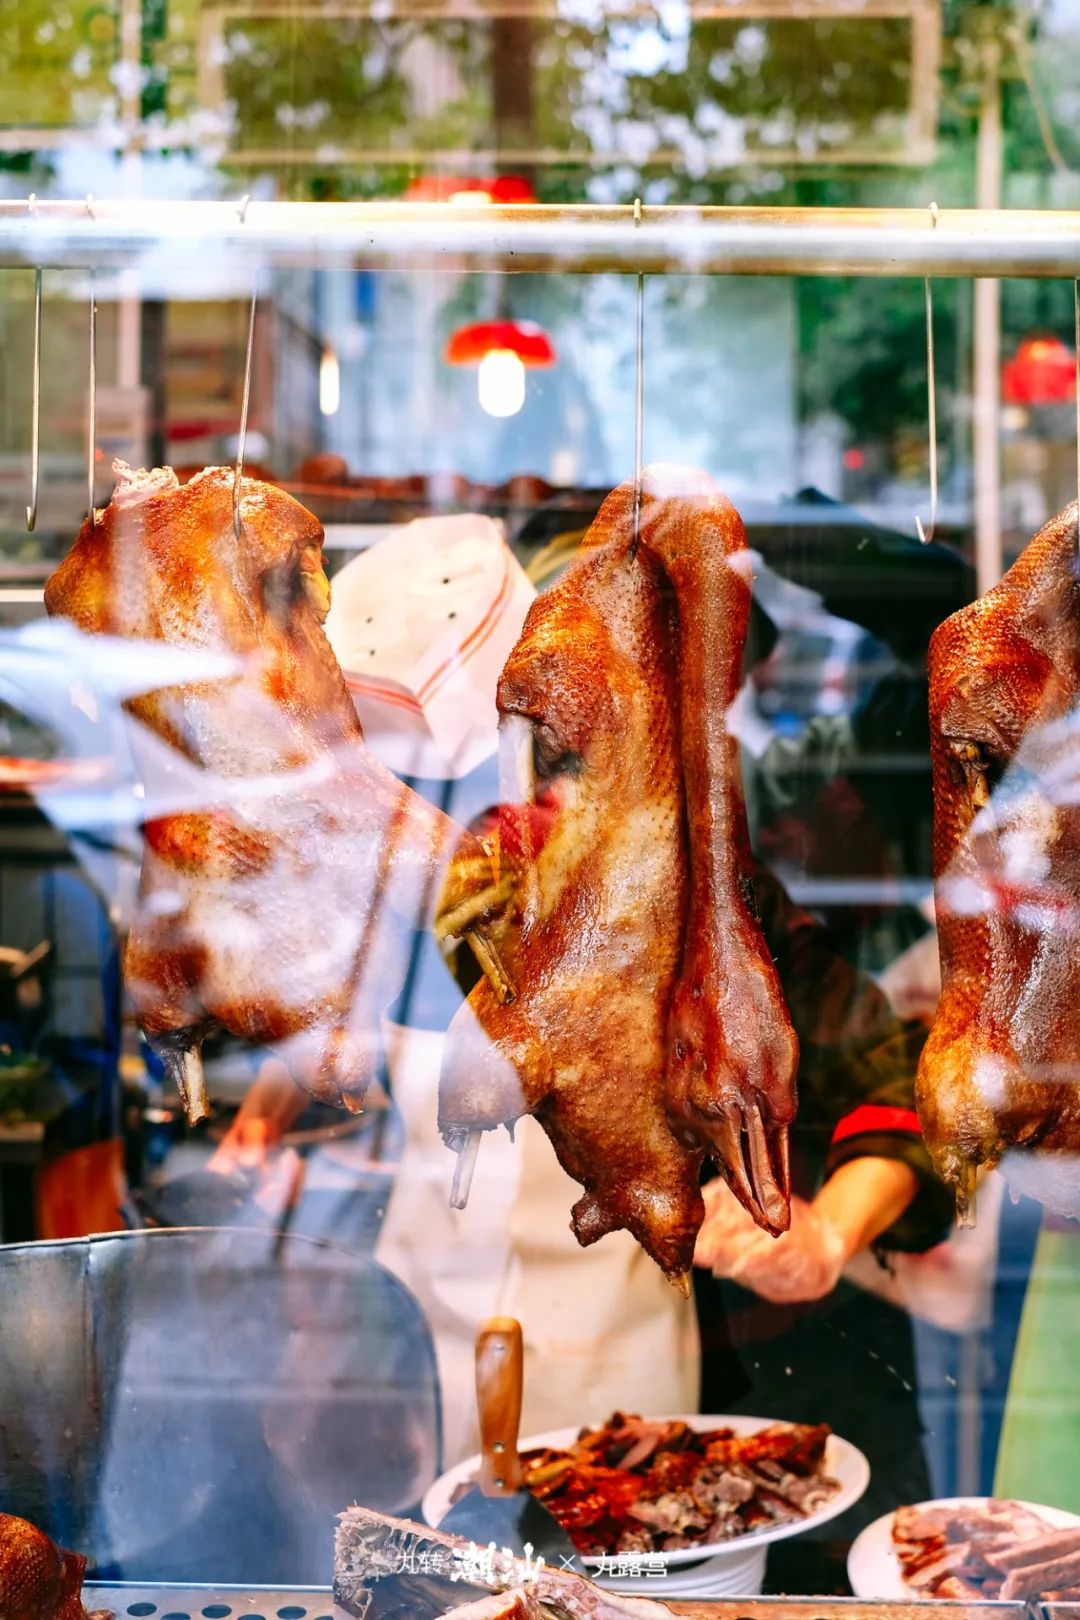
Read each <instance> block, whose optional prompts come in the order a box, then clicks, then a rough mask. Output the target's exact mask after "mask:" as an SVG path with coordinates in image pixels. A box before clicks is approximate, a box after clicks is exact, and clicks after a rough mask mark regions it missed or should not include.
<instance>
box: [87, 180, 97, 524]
mask: <svg viewBox="0 0 1080 1620" xmlns="http://www.w3.org/2000/svg"><path fill="white" fill-rule="evenodd" d="M87 202H88V203H89V199H87ZM96 453H97V299H96V298H95V297H94V272H93V269H92V268H91V271H90V389H89V400H88V404H87V422H86V515H87V518H88V519H89V521H90V527H91V528H94V526H95V525H96V523H97V508H96V507H95V505H94V473H95V471H96V468H95V463H94V458H95V455H96Z"/></svg>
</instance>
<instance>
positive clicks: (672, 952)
mask: <svg viewBox="0 0 1080 1620" xmlns="http://www.w3.org/2000/svg"><path fill="white" fill-rule="evenodd" d="M749 561H750V560H749V554H748V553H747V551H746V548H745V541H744V536H743V527H742V523H741V522H740V520H739V517H738V514H737V513H736V512H735V510H734V508H733V507H732V506H730V505H729V504H728V502H727V501H725V500H724V499H723V497H722V496H720V495H718V494H717V492H716V490H715V488H714V487H713V485H712V484H711V483H710V481H709V480H708V479H706V478H705V477H704V475H701V474H692V473H690V474H687V473H682V472H680V471H679V470H678V469H674V468H657V469H653V470H652V471H650V472H648V473H646V475H645V479H644V487H643V492H642V499H641V509H640V525H639V527H638V528H637V529H636V525H635V491H634V486H633V485H632V484H630V483H627V484H624V485H623V486H622V487H621V488H619V489H618V490H616V491H615V492H614V493H613V494H612V495H611V496H609V497H608V499H607V500H606V501H605V502H604V505H603V506H602V508H601V510H600V512H599V514H598V516H597V518H596V521H595V522H594V523H593V525H592V527H591V528H590V530H589V532H588V534H587V535H586V537H585V540H584V543H583V545H582V548H581V551H580V553H579V555H578V556H577V558H576V559H575V560H574V562H573V563H572V564H571V566H570V567H569V568H568V569H567V570H566V572H565V573H564V575H563V576H562V578H561V579H560V580H559V581H558V582H557V583H556V584H555V585H554V586H553V587H552V588H551V589H550V590H548V591H547V592H545V593H544V594H543V595H542V596H540V597H538V598H537V600H536V601H535V603H534V604H533V606H532V608H531V609H530V612H529V615H528V618H527V619H526V621H525V626H524V629H523V631H522V635H521V638H520V640H519V642H518V644H517V646H516V647H515V649H514V651H513V653H512V654H511V656H510V659H509V661H508V662H507V665H506V667H505V669H504V670H503V674H502V678H501V680H500V682H499V689H498V708H499V713H500V717H501V724H502V727H503V732H504V740H505V741H506V742H507V743H508V744H509V748H510V753H511V756H512V760H511V770H512V771H513V770H516V769H517V768H518V767H517V765H516V763H515V761H517V760H518V759H519V758H520V755H519V753H518V747H519V745H520V743H521V742H522V741H524V743H525V768H524V774H523V776H521V778H520V781H519V783H518V787H519V789H520V792H519V795H518V796H519V797H521V798H523V799H524V800H525V801H526V802H524V803H511V802H506V803H504V804H503V805H501V806H500V808H499V811H498V814H497V818H496V825H495V828H494V837H495V842H496V845H497V852H498V859H499V862H500V874H501V876H502V877H504V878H507V877H508V878H509V879H510V880H511V882H512V887H513V892H514V901H513V904H512V906H511V908H510V912H509V913H508V916H507V919H506V922H505V926H504V927H503V929H502V932H501V933H500V935H499V950H500V953H501V955H502V957H503V959H504V961H505V963H506V970H507V971H508V973H509V975H510V978H511V980H512V982H513V984H514V986H515V990H516V997H515V999H514V1000H513V1001H511V1002H509V1003H506V1002H501V1001H500V1000H499V998H498V996H497V995H496V994H495V993H494V991H493V989H492V987H491V986H490V985H489V984H488V983H486V982H485V981H481V982H480V983H479V984H478V985H477V986H476V987H475V989H474V990H473V992H472V993H471V995H470V997H469V1000H468V1002H467V1003H466V1005H465V1006H464V1007H463V1008H462V1009H461V1010H460V1012H459V1013H458V1015H457V1016H456V1017H455V1019H454V1022H453V1023H452V1025H451V1027H450V1032H449V1035H448V1038H447V1047H446V1053H445V1058H444V1064H443V1071H442V1080H441V1090H440V1100H439V1118H440V1125H441V1127H442V1130H443V1132H444V1135H445V1136H446V1138H447V1140H448V1141H449V1143H450V1144H451V1146H454V1147H456V1148H457V1149H458V1150H459V1151H461V1152H463V1153H465V1152H468V1151H470V1149H471V1148H474V1146H475V1141H476V1133H477V1132H478V1131H480V1130H484V1129H490V1128H492V1127H493V1126H496V1125H500V1124H506V1125H511V1124H512V1123H513V1121H514V1120H515V1119H517V1118H518V1117H519V1116H520V1115H521V1114H524V1113H532V1114H535V1115H536V1116H537V1118H538V1119H539V1120H540V1122H541V1124H542V1125H543V1127H544V1129H545V1130H546V1132H547V1134H548V1136H549V1137H550V1138H551V1141H552V1143H553V1145H554V1147H555V1151H556V1153H557V1155H558V1157H559V1160H560V1162H561V1164H562V1165H563V1167H564V1168H565V1169H566V1171H567V1172H568V1173H569V1174H570V1175H571V1176H573V1177H574V1179H575V1180H577V1181H578V1182H580V1183H581V1185H582V1186H583V1187H584V1189H585V1192H584V1196H583V1197H582V1198H580V1199H579V1200H578V1202H577V1203H576V1204H575V1206H574V1210H573V1227H574V1231H575V1233H576V1235H577V1237H578V1240H579V1241H580V1242H581V1243H582V1244H588V1243H592V1242H594V1241H595V1240H596V1239H597V1238H599V1237H602V1236H603V1234H604V1233H605V1232H611V1231H614V1230H616V1229H617V1228H620V1227H625V1228H627V1229H628V1230H629V1231H630V1232H632V1233H633V1234H634V1236H635V1237H636V1238H637V1239H638V1241H639V1242H640V1243H641V1244H642V1245H643V1247H644V1248H645V1249H646V1250H647V1251H648V1252H649V1254H651V1255H652V1256H653V1258H654V1259H655V1260H656V1261H657V1262H658V1264H659V1265H660V1266H661V1267H662V1268H663V1270H664V1271H665V1272H667V1274H668V1275H669V1276H670V1277H671V1278H672V1279H673V1280H675V1281H676V1282H680V1283H682V1284H683V1285H685V1274H686V1273H687V1272H688V1269H689V1267H690V1264H691V1260H692V1256H693V1250H694V1237H695V1234H696V1232H697V1230H698V1227H699V1226H700V1224H701V1219H702V1213H703V1206H702V1200H701V1194H700V1191H699V1186H698V1182H699V1173H700V1169H701V1163H702V1158H703V1156H704V1154H705V1153H706V1152H711V1153H712V1154H713V1155H714V1156H715V1158H716V1160H717V1162H718V1164H719V1166H720V1169H721V1172H722V1173H723V1175H724V1176H725V1177H726V1178H727V1181H728V1184H729V1185H730V1187H731V1188H732V1190H733V1192H734V1193H735V1194H736V1196H737V1197H738V1198H739V1199H740V1200H741V1202H742V1203H743V1204H744V1205H745V1206H746V1208H747V1209H748V1210H749V1211H750V1212H751V1214H752V1215H753V1216H754V1218H755V1219H756V1220H757V1221H758V1222H759V1223H760V1224H761V1225H762V1226H763V1227H765V1228H766V1229H767V1230H770V1231H773V1232H779V1231H781V1230H783V1229H784V1228H786V1226H787V1224H788V1219H789V1209H788V1169H787V1128H788V1125H789V1123H790V1122H791V1120H792V1118H793V1116H794V1113H795V1070H796V1065H797V1057H798V1052H797V1043H796V1040H795V1036H794V1034H793V1032H792V1028H791V1023H790V1021H789V1018H788V1015H787V1010H786V1008H785V1006H784V1001H783V997H782V995H781V991H780V985H779V981H778V979H777V975H776V971H775V969H774V966H773V962H772V958H771V956H770V955H769V952H768V950H767V949H766V946H765V944H764V941H763V938H762V934H761V930H760V928H759V925H758V922H757V919H756V916H755V914H754V911H753V908H752V904H751V901H750V898H749V881H748V876H747V869H748V859H749V848H748V836H747V828H746V817H745V812H744V808H743V802H742V788H741V781H740V775H739V762H738V753H737V745H736V743H735V740H734V739H733V738H732V737H731V736H729V735H728V732H727V729H726V713H727V708H728V705H729V704H730V703H731V701H732V700H733V698H734V697H735V694H736V692H737V690H738V687H739V681H740V661H741V654H742V646H743V639H744V636H745V632H746V624H747V617H748V613H749V605H750V567H749ZM530 801H531V802H530Z"/></svg>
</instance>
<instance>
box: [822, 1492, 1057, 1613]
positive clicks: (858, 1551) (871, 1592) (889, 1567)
mask: <svg viewBox="0 0 1080 1620" xmlns="http://www.w3.org/2000/svg"><path fill="white" fill-rule="evenodd" d="M990 1500H991V1498H990V1497H988V1496H939V1497H937V1498H935V1500H934V1501H932V1502H917V1503H915V1506H916V1507H919V1508H936V1507H978V1506H981V1505H982V1504H983V1503H985V1502H989V1501H990ZM1020 1506H1021V1507H1025V1508H1029V1509H1030V1510H1031V1512H1032V1513H1038V1514H1040V1515H1041V1516H1042V1518H1044V1519H1045V1520H1046V1522H1047V1524H1048V1525H1050V1526H1052V1528H1053V1529H1055V1530H1068V1529H1070V1528H1071V1527H1072V1526H1073V1525H1074V1524H1080V1516H1078V1515H1077V1514H1075V1513H1066V1511H1065V1509H1064V1508H1052V1507H1044V1506H1043V1505H1042V1504H1041V1503H1039V1502H1021V1503H1020ZM893 1517H894V1515H893V1514H892V1513H883V1514H882V1515H881V1518H880V1519H875V1520H874V1522H873V1524H868V1525H867V1527H866V1529H865V1530H863V1531H860V1533H859V1535H857V1536H856V1537H855V1540H854V1541H853V1542H852V1544H851V1551H850V1552H849V1553H848V1561H847V1573H848V1581H849V1583H850V1585H851V1590H852V1591H853V1592H854V1594H855V1596H856V1597H857V1598H862V1599H863V1600H864V1601H869V1600H876V1601H880V1602H883V1603H897V1602H899V1603H911V1602H912V1601H913V1600H915V1601H919V1600H922V1601H923V1602H930V1603H932V1602H935V1601H936V1600H935V1599H934V1598H932V1597H931V1596H930V1594H929V1593H927V1592H919V1591H917V1590H916V1589H915V1587H913V1586H909V1585H908V1584H907V1582H906V1581H905V1580H904V1577H903V1575H902V1574H901V1573H900V1560H899V1559H898V1558H897V1556H896V1552H895V1549H894V1548H893V1539H892V1526H893ZM990 1601H991V1599H989V1598H988V1599H987V1602H990Z"/></svg>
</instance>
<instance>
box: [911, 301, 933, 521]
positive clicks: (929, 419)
mask: <svg viewBox="0 0 1080 1620" xmlns="http://www.w3.org/2000/svg"><path fill="white" fill-rule="evenodd" d="M934 370H935V368H934V294H933V288H932V284H931V281H930V277H929V276H927V278H926V430H927V433H928V435H929V441H930V456H929V464H930V524H929V527H928V528H925V529H924V528H923V522H922V518H921V517H917V518H916V519H915V527H916V529H917V530H918V533H919V539H920V540H921V541H922V543H923V545H924V546H926V545H929V544H930V541H931V540H932V539H933V538H934V530H935V529H936V528H937V509H938V453H937V381H936V379H935V375H934Z"/></svg>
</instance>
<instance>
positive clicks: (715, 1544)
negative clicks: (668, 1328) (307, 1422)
mask: <svg viewBox="0 0 1080 1620" xmlns="http://www.w3.org/2000/svg"><path fill="white" fill-rule="evenodd" d="M645 1421H646V1422H647V1423H674V1422H676V1421H678V1422H681V1423H686V1424H688V1425H689V1427H690V1428H691V1429H697V1430H700V1431H705V1430H708V1429H733V1430H734V1431H735V1433H736V1434H740V1435H741V1434H756V1433H757V1431H758V1430H759V1429H767V1428H769V1426H770V1425H771V1424H772V1423H774V1422H776V1421H777V1419H775V1418H759V1417H740V1416H726V1415H724V1414H723V1413H720V1414H714V1413H711V1412H692V1413H691V1412H679V1413H676V1414H675V1415H674V1416H672V1415H671V1414H670V1413H661V1415H660V1416H658V1417H650V1418H646V1420H645ZM579 1433H580V1425H578V1426H574V1427H572V1428H568V1429H548V1430H546V1432H545V1433H543V1434H529V1435H525V1436H524V1437H523V1438H522V1439H520V1440H519V1441H518V1450H519V1451H536V1450H538V1449H539V1448H540V1447H542V1446H551V1447H552V1448H553V1449H555V1450H564V1449H565V1448H566V1447H567V1446H570V1445H572V1444H573V1442H574V1441H575V1440H576V1439H577V1437H578V1434H579ZM479 1467H480V1456H479V1453H477V1454H476V1455H475V1456H473V1457H466V1458H465V1461H464V1462H460V1463H457V1464H456V1466H455V1467H453V1468H450V1469H448V1470H447V1472H446V1473H445V1474H440V1476H439V1478H438V1479H437V1480H436V1481H435V1483H434V1484H433V1485H432V1486H431V1488H430V1489H429V1490H428V1492H427V1494H426V1496H425V1497H424V1500H423V1502H422V1504H421V1508H422V1511H423V1514H424V1518H425V1519H426V1520H427V1522H428V1524H430V1525H432V1526H433V1527H434V1526H437V1525H438V1524H439V1522H440V1520H441V1519H442V1517H443V1515H444V1514H445V1513H447V1512H448V1511H449V1508H450V1502H451V1498H452V1497H453V1494H454V1491H455V1490H456V1489H457V1487H458V1485H460V1484H461V1483H462V1481H464V1480H470V1479H474V1478H475V1476H476V1474H477V1472H478V1470H479ZM824 1469H825V1473H826V1474H829V1475H831V1476H832V1478H833V1479H835V1480H836V1481H837V1483H838V1484H839V1486H840V1489H839V1490H838V1491H837V1493H836V1495H835V1496H833V1497H830V1499H829V1501H828V1502H827V1503H826V1504H825V1506H824V1507H823V1508H821V1509H819V1511H818V1512H817V1513H811V1514H809V1515H808V1516H807V1517H806V1518H805V1519H796V1520H794V1521H793V1522H792V1523H791V1524H774V1525H770V1526H769V1527H768V1529H764V1530H749V1531H747V1533H746V1534H745V1535H742V1536H733V1537H732V1538H731V1540H730V1541H710V1542H702V1543H700V1544H699V1545H698V1546H694V1547H680V1548H678V1550H677V1551H675V1552H662V1553H656V1554H653V1555H652V1556H653V1557H656V1558H662V1559H663V1560H664V1563H665V1564H668V1565H671V1566H672V1567H674V1566H675V1565H677V1564H697V1563H700V1562H701V1560H702V1559H703V1558H716V1557H718V1556H720V1555H722V1554H724V1553H736V1554H741V1553H742V1552H743V1551H744V1550H745V1549H746V1548H748V1547H761V1546H766V1545H768V1543H769V1542H772V1541H786V1540H787V1538H788V1537H789V1536H801V1535H802V1534H803V1532H804V1531H805V1530H809V1529H811V1528H812V1527H813V1526H814V1525H816V1524H825V1523H827V1521H828V1520H829V1519H835V1518H836V1517H837V1515H838V1514H840V1513H844V1512H846V1511H847V1509H848V1508H849V1507H852V1506H853V1505H854V1503H856V1502H857V1501H858V1500H859V1497H860V1496H861V1495H862V1494H863V1492H864V1491H865V1489H866V1487H867V1485H869V1483H870V1464H869V1463H868V1462H867V1460H866V1458H865V1457H864V1456H863V1454H862V1452H861V1451H860V1450H859V1449H858V1448H857V1447H856V1446H853V1445H852V1444H851V1442H850V1441H849V1440H841V1438H840V1436H839V1435H838V1434H831V1435H830V1436H829V1438H828V1440H827V1441H826V1442H825V1465H824ZM583 1562H584V1564H585V1566H586V1568H587V1569H596V1568H599V1567H600V1559H599V1558H590V1557H588V1556H584V1557H583Z"/></svg>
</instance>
